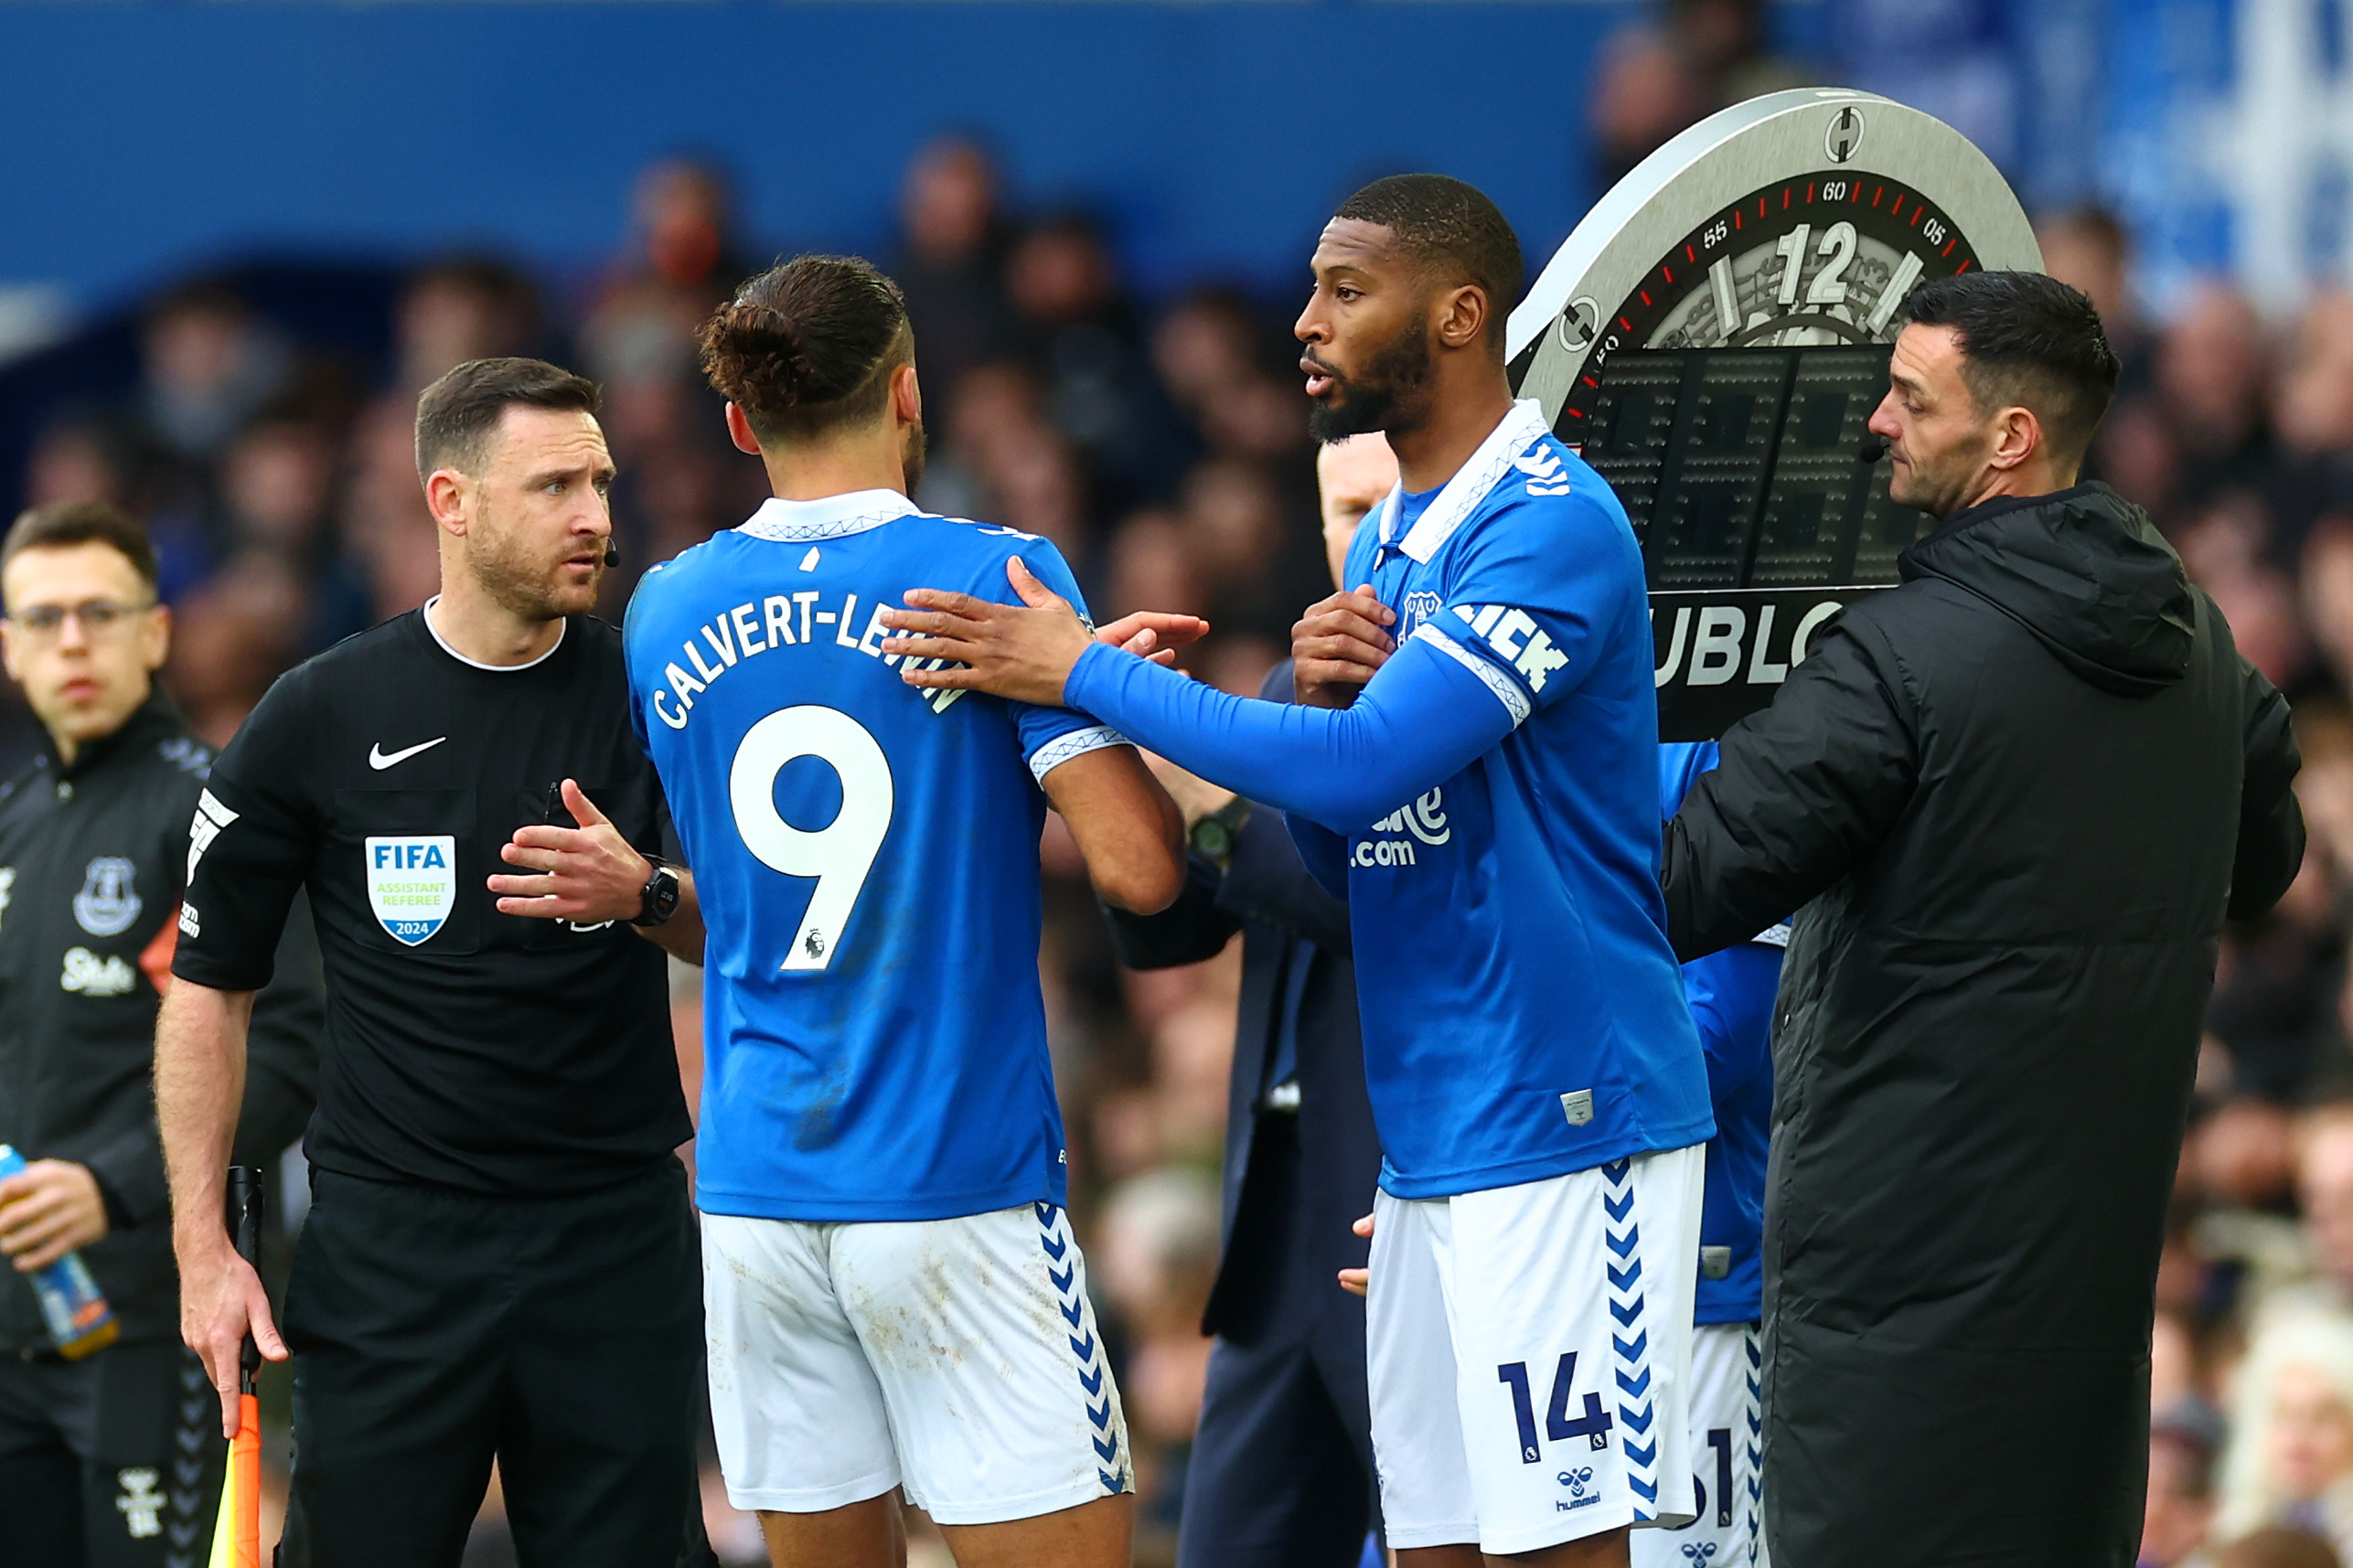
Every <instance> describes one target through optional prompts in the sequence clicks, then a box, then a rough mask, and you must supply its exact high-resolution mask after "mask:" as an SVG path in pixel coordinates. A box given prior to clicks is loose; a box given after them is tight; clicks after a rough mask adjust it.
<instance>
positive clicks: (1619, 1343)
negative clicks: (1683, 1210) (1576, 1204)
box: [1601, 1159, 1659, 1522]
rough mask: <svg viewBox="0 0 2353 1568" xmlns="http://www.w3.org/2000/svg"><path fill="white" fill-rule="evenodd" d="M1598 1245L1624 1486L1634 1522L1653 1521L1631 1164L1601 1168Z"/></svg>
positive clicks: (1645, 1345) (1655, 1462) (1653, 1453)
mask: <svg viewBox="0 0 2353 1568" xmlns="http://www.w3.org/2000/svg"><path fill="white" fill-rule="evenodd" d="M1601 1180H1602V1193H1601V1210H1602V1212H1603V1213H1604V1214H1605V1215H1607V1216H1608V1219H1609V1223H1608V1224H1607V1225H1606V1226H1605V1227H1604V1228H1603V1232H1602V1239H1603V1241H1604V1242H1605V1243H1607V1244H1608V1246H1609V1248H1610V1255H1609V1256H1608V1257H1606V1258H1604V1259H1603V1260H1602V1262H1603V1264H1605V1265H1607V1267H1608V1269H1609V1271H1610V1317H1613V1318H1615V1319H1616V1320H1617V1322H1616V1326H1615V1327H1614V1328H1611V1329H1610V1348H1611V1349H1612V1350H1613V1351H1614V1352H1615V1360H1616V1366H1615V1369H1614V1370H1615V1371H1616V1373H1617V1378H1618V1433H1619V1436H1618V1442H1619V1447H1620V1452H1621V1453H1623V1454H1624V1455H1625V1456H1626V1486H1627V1488H1628V1489H1629V1490H1631V1492H1632V1493H1633V1494H1634V1518H1635V1520H1636V1521H1637V1522H1639V1521H1642V1520H1652V1519H1656V1518H1657V1517H1658V1504H1659V1435H1658V1431H1657V1421H1656V1412H1655V1411H1654V1409H1653V1408H1652V1400H1651V1335H1650V1330H1649V1329H1648V1328H1645V1327H1644V1325H1643V1323H1642V1226H1641V1225H1640V1224H1639V1223H1638V1222H1637V1221H1638V1219H1639V1216H1637V1215H1636V1214H1635V1212H1634V1162H1633V1161H1632V1160H1631V1159H1620V1160H1615V1161H1612V1162H1611V1163H1610V1164H1608V1165H1605V1166H1603V1167H1602V1168H1601Z"/></svg>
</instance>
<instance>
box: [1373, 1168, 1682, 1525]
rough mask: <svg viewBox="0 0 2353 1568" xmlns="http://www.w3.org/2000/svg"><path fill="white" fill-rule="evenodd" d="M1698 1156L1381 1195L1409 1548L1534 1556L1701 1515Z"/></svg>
mask: <svg viewBox="0 0 2353 1568" xmlns="http://www.w3.org/2000/svg"><path fill="white" fill-rule="evenodd" d="M1701 1160H1702V1150H1701V1148H1700V1147H1699V1146H1697V1145H1695V1146H1693V1147H1689V1148H1680V1149H1669V1150H1664V1151H1662V1152H1659V1153H1654V1154H1645V1155H1636V1156H1634V1157H1631V1158H1628V1159H1623V1160H1619V1161H1616V1162H1613V1163H1612V1164H1610V1165H1605V1166H1600V1167H1598V1168H1594V1169H1592V1170H1579V1171H1572V1172H1570V1173H1569V1174H1568V1175H1566V1176H1556V1177H1550V1178H1547V1179H1544V1180H1541V1181H1530V1182H1524V1183H1521V1184H1520V1185H1518V1186H1514V1187H1498V1188H1492V1189H1488V1190H1486V1191H1483V1192H1466V1193H1462V1194H1460V1195H1459V1196H1456V1197H1453V1198H1431V1199H1397V1198H1392V1197H1390V1196H1389V1195H1388V1194H1387V1193H1385V1192H1384V1193H1381V1194H1379V1195H1378V1196H1377V1197H1376V1198H1375V1200H1374V1214H1375V1215H1376V1217H1377V1218H1376V1222H1375V1228H1374V1233H1373V1257H1372V1288H1371V1296H1370V1297H1369V1299H1368V1301H1367V1303H1366V1307H1367V1317H1366V1322H1365V1335H1366V1342H1367V1343H1366V1352H1367V1365H1368V1370H1369V1371H1370V1374H1371V1383H1372V1396H1373V1451H1374V1460H1375V1463H1376V1465H1377V1466H1378V1468H1379V1470H1380V1479H1381V1514H1382V1518H1383V1520H1385V1522H1386V1524H1387V1527H1388V1532H1389V1544H1390V1545H1391V1546H1396V1547H1413V1546H1443V1545H1449V1544H1454V1543H1461V1542H1470V1541H1476V1542H1477V1543H1478V1544H1479V1548H1480V1550H1481V1551H1482V1552H1491V1553H1496V1554H1502V1553H1507V1552H1534V1551H1537V1550H1539V1549H1541V1548H1544V1547H1547V1546H1556V1545H1558V1544H1559V1543H1560V1542H1562V1541H1576V1540H1580V1539H1583V1538H1584V1537H1587V1536H1592V1535H1599V1534H1601V1533H1603V1532H1604V1531H1611V1530H1620V1529H1623V1528H1625V1527H1627V1526H1629V1525H1649V1526H1661V1527H1665V1528H1674V1527H1675V1526H1679V1525H1682V1524H1685V1523H1688V1522H1689V1521H1690V1520H1691V1518H1692V1516H1693V1514H1694V1512H1695V1505H1694V1502H1693V1499H1692V1486H1691V1482H1692V1475H1691V1466H1692V1460H1691V1455H1690V1443H1691V1435H1690V1422H1689V1397H1690V1396H1689V1391H1690V1376H1691V1312H1692V1296H1693V1290H1694V1286H1695V1283H1696V1281H1697V1278H1698V1273H1699V1204H1700V1183H1701V1179H1702V1177H1701V1171H1702V1165H1701Z"/></svg>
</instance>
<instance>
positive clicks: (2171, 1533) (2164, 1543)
mask: <svg viewBox="0 0 2353 1568" xmlns="http://www.w3.org/2000/svg"><path fill="white" fill-rule="evenodd" d="M2219 1435H2220V1434H2219V1422H2216V1421H2215V1420H2214V1419H2213V1418H2212V1417H2211V1416H2206V1417H2204V1418H2203V1419H2199V1418H2191V1417H2178V1416H2171V1415H2161V1416H2159V1417H2158V1418H2157V1419H2156V1420H2155V1422H2154V1423H2153V1424H2151V1426H2150V1428H2149V1497H2148V1502H2147V1505H2146V1506H2145V1508H2144V1510H2143V1512H2142V1516H2141V1552H2140V1559H2139V1568H2207V1565H2208V1564H2209V1563H2211V1562H2212V1561H2213V1559H2212V1557H2211V1555H2210V1554H2209V1552H2208V1551H2207V1542H2208V1539H2209V1536H2210V1535H2211V1533H2212V1531H2213V1529H2214V1454H2215V1447H2216V1444H2217V1442H2218V1440H2219Z"/></svg>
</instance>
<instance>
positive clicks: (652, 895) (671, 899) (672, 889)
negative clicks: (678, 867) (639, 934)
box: [629, 855, 679, 926]
mask: <svg viewBox="0 0 2353 1568" xmlns="http://www.w3.org/2000/svg"><path fill="white" fill-rule="evenodd" d="M646 863H647V865H649V866H651V867H652V868H653V869H652V870H651V871H649V872H647V876H646V885H645V886H644V887H642V888H640V889H638V890H637V912H636V914H633V915H631V916H630V917H629V923H630V924H631V925H647V926H651V925H659V924H661V923H663V922H664V921H666V920H668V919H669V918H670V916H672V915H674V914H676V913H678V912H679V874H678V873H677V872H676V871H673V870H671V869H670V868H669V866H668V863H667V862H665V861H664V860H663V859H661V857H660V856H658V855H648V856H647V857H646Z"/></svg>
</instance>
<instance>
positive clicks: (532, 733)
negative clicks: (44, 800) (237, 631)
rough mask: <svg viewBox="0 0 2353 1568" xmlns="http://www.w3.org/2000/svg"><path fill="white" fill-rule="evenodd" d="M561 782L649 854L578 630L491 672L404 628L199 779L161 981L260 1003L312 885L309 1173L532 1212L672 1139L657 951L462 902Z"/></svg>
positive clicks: (622, 929)
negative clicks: (314, 943)
mask: <svg viewBox="0 0 2353 1568" xmlns="http://www.w3.org/2000/svg"><path fill="white" fill-rule="evenodd" d="M566 778H572V779H577V780H578V781H579V782H580V784H581V787H582V788H583V789H584V790H585V791H586V792H587V794H588V797H589V799H590V800H592V801H594V803H595V804H596V805H598V806H599V807H600V808H601V809H602V810H603V811H604V813H605V815H606V816H610V817H611V818H612V819H613V821H614V823H615V826H617V827H619V828H620V830H621V832H622V833H623V835H624V836H626V837H627V838H628V839H629V841H630V842H631V843H633V844H635V845H636V846H637V847H638V848H640V849H642V850H646V851H647V852H655V851H658V849H659V848H660V843H661V836H662V830H663V827H664V826H665V810H664V806H663V804H662V797H661V791H660V785H659V784H658V781H657V779H656V778H655V775H654V770H653V766H652V764H651V763H648V762H647V760H646V756H645V753H644V752H642V751H641V750H640V749H639V747H638V744H637V741H636V737H635V736H634V735H633V734H632V732H631V731H630V727H629V709H628V701H627V693H626V685H625V680H624V677H623V673H622V665H621V635H620V634H619V633H618V632H616V631H615V630H614V629H613V628H612V627H611V626H608V625H606V624H604V622H602V621H598V620H594V619H593V618H591V617H588V616H574V617H572V618H571V619H569V620H568V621H566V622H565V624H564V629H563V635H562V638H561V640H559V641H558V643H557V644H556V645H555V647H554V648H552V649H551V650H550V651H549V653H548V654H547V655H546V656H543V657H541V658H540V659H538V660H537V661H535V662H533V663H531V664H529V665H522V666H516V667H494V666H487V665H479V664H476V663H474V662H473V661H471V660H468V659H465V658H463V657H461V656H459V655H457V654H455V652H453V651H451V650H450V649H449V648H448V647H447V646H446V645H444V644H443V643H442V641H441V640H440V638H439V637H438V636H437V635H435V634H434V633H433V629H432V627H431V626H430V625H429V624H428V623H427V622H426V619H425V615H424V613H423V612H422V611H412V612H410V613H408V614H405V615H401V616H399V617H397V618H396V619H394V620H391V621H388V622H386V623H384V624H382V625H380V626H378V627H376V628H374V629H373V630H371V631H368V632H363V633H361V634H359V635H358V636H355V637H352V638H349V639H348V640H347V641H345V642H343V643H341V644H339V645H337V646H336V647H333V648H330V649H329V650H327V651H326V653H324V654H321V655H319V656H317V657H316V658H314V659H312V660H310V661H309V662H308V663H306V664H305V665H303V666H301V667H299V668H297V669H295V670H294V671H292V672H290V673H289V674H287V675H286V676H284V677H283V678H281V679H280V680H279V681H278V683H277V684H276V685H275V686H273V687H272V688H270V691H269V694H268V695H267V696H266V697H264V698H263V699H262V704H261V706H260V707H258V708H256V709H254V710H253V715H252V717H251V718H250V719H248V720H246V721H245V727H244V728H243V729H242V730H241V731H238V734H237V738H236V739H235V740H234V741H231V742H230V745H229V747H228V749H227V750H226V751H224V752H222V753H221V755H220V759H219V762H218V763H215V764H214V766H213V771H212V778H211V782H210V785H209V789H208V790H207V791H206V793H205V794H204V795H203V797H202V798H201V799H200V800H199V801H198V813H197V821H196V825H195V827H194V831H193V836H192V837H191V839H190V842H189V848H188V867H189V870H188V891H187V905H186V909H185V912H184V913H183V916H182V920H181V933H180V943H179V951H178V953H177V954H176V956H175V958H174V960H173V964H172V970H173V973H175V974H176V975H178V976H180V977H182V978H183V979H187V980H193V981H195V982H197V983H198V984H199V985H204V986H210V987H216V988H218V989H220V990H230V991H244V990H252V989H256V988H258V987H260V986H261V985H262V983H263V982H265V981H266V980H268V978H269V977H270V967H271V958H272V955H273V952H274V950H275V947H276V944H277V938H278V932H279V929H280V928H281V927H282V926H283V924H284V923H285V919H286V910H287V905H288V903H289V901H291V900H292V899H293V897H294V890H295V889H296V888H297V887H298V886H303V885H305V884H306V885H307V886H308V887H309V889H310V899H311V907H312V911H313V914H314V918H315V919H316V922H317V926H318V938H319V947H320V950H321V953H322V955H323V956H324V958H325V960H326V981H327V1031H326V1042H325V1044H324V1046H323V1048H322V1051H321V1060H320V1063H319V1084H318V1112H317V1115H316V1118H315V1119H314V1121H313V1122H312V1125H311V1132H310V1137H309V1140H308V1142H307V1145H306V1147H307V1150H308V1153H309V1156H310V1158H311V1160H312V1161H313V1162H314V1163H315V1164H316V1165H318V1166H320V1167H322V1168H326V1169H328V1170H335V1171H340V1172H342V1173H344V1174H346V1175H349V1176H358V1177H368V1178H373V1179H378V1180H385V1181H423V1182H433V1183H437V1184H440V1185H443V1186H449V1187H457V1188H465V1189H471V1190H475V1191H480V1192H490V1193H552V1192H562V1191H569V1190H574V1189H579V1188H580V1187H582V1186H583V1185H593V1184H595V1183H598V1182H602V1181H610V1180H614V1179H619V1178H621V1177H624V1176H626V1175H628V1174H629V1173H631V1172H632V1171H634V1170H636V1169H638V1168H642V1167H643V1166H645V1165H646V1164H647V1163H648V1162H649V1161H651V1160H653V1159H656V1158H658V1157H660V1156H662V1155H664V1154H666V1153H668V1151H669V1150H670V1149H672V1148H674V1147H677V1146H678V1145H679V1144H680V1143H683V1142H684V1141H686V1139H687V1138H688V1137H689V1136H691V1133H690V1126H689V1124H688V1121H687V1115H686V1104H685V1099H684V1097H683V1095H681V1093H679V1079H678V1067H677V1062H676V1057H675V1055H674V1053H673V1049H672V1046H671V1040H670V1028H669V1008H668V987H667V985H666V983H665V973H664V967H663V962H664V961H663V957H662V954H661V953H660V951H659V950H658V949H657V948H656V947H655V946H654V945H653V944H651V943H649V942H647V941H646V940H645V939H644V938H642V937H640V936H639V935H637V934H636V933H635V932H634V931H632V930H630V929H629V928H628V927H627V926H626V925H618V924H615V925H605V926H599V927H594V928H591V929H588V930H578V929H575V928H573V927H572V925H571V924H570V923H560V922H555V921H546V920H532V919H527V918H525V917H523V916H520V915H507V914H501V913H499V912H498V911H497V901H496V899H495V897H494V896H493V895H492V894H491V892H490V891H489V889H488V888H487V886H486V885H485V884H486V880H487V878H489V877H491V876H493V875H495V874H497V873H498V872H500V871H502V870H506V869H508V867H507V866H506V865H505V863H504V862H503V861H501V860H500V859H499V858H498V849H499V847H500V846H501V845H503V844H505V843H506V842H507V840H508V837H511V836H512V834H513V833H514V831H515V829H516V828H517V827H521V826H523V825H525V824H527V823H540V822H546V821H551V820H552V821H557V822H561V823H563V824H565V825H570V823H571V821H572V817H571V816H570V814H569V813H568V812H565V811H564V809H563V807H562V804H561V801H560V800H556V799H555V798H554V791H555V786H556V785H557V784H558V783H559V782H560V781H562V780H563V779H566ZM551 805H552V811H551Z"/></svg>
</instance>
